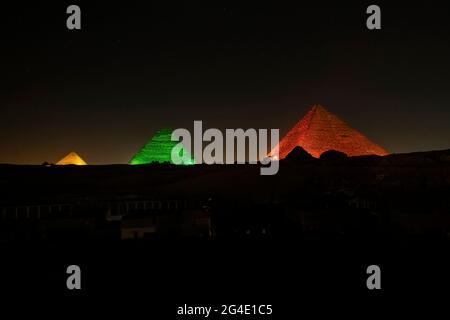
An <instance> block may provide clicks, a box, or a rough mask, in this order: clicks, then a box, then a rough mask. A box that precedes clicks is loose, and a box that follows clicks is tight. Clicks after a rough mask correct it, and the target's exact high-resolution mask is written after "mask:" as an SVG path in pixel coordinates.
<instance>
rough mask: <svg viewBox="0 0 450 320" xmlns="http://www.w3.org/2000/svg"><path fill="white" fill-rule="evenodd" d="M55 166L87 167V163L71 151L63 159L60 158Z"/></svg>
mask: <svg viewBox="0 0 450 320" xmlns="http://www.w3.org/2000/svg"><path fill="white" fill-rule="evenodd" d="M56 164H57V165H68V164H74V165H77V166H84V165H87V163H86V162H85V161H84V160H83V159H82V158H81V157H80V156H79V155H78V154H77V153H76V152H73V151H72V152H71V153H69V154H68V155H67V156H65V157H64V158H62V159H61V160H59V161H58V162H57V163H56Z"/></svg>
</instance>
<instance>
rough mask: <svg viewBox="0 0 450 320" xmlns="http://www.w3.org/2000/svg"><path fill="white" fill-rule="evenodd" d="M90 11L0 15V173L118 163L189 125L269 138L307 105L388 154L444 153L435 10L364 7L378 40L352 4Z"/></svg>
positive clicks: (444, 104)
mask: <svg viewBox="0 0 450 320" xmlns="http://www.w3.org/2000/svg"><path fill="white" fill-rule="evenodd" d="M92 2H93V1H89V3H88V2H86V1H85V2H73V3H76V4H78V5H80V7H81V10H82V30H81V31H69V30H67V29H66V18H67V14H66V13H65V12H66V7H67V6H68V5H69V4H72V2H70V3H69V2H67V3H66V2H62V3H58V4H53V5H42V4H36V3H35V4H33V5H26V3H21V4H20V6H19V5H17V6H15V7H14V6H6V5H3V4H2V16H1V22H0V26H1V31H0V35H1V40H0V41H1V55H0V59H1V64H0V68H1V69H0V70H1V80H0V81H1V83H0V163H3V162H6V163H36V164H39V163H41V162H43V161H50V162H55V161H57V160H59V158H62V157H63V156H64V155H65V154H66V153H68V152H69V151H72V150H74V151H76V152H78V153H79V154H80V155H82V156H83V157H84V158H85V160H86V161H87V162H88V163H92V164H102V163H125V162H127V161H128V160H129V159H130V158H131V156H132V155H133V154H134V153H135V152H136V151H137V150H138V149H139V148H140V147H141V146H142V145H143V144H145V143H146V142H147V141H148V140H149V139H150V138H151V136H152V135H153V134H154V133H155V131H156V130H158V129H159V128H161V127H167V126H171V127H174V128H177V127H187V128H191V127H192V122H193V120H203V122H204V125H205V126H206V127H217V128H239V127H242V128H280V130H281V135H283V134H284V133H286V132H287V130H289V128H290V127H291V126H293V125H294V123H295V122H296V121H297V120H298V119H299V118H300V117H301V116H302V115H303V114H304V113H305V112H306V111H307V110H308V109H309V108H310V107H311V105H313V104H322V105H324V106H325V107H326V108H327V109H329V110H330V111H331V112H333V113H335V114H337V115H338V116H339V117H341V118H342V119H343V120H345V121H346V122H347V123H349V124H350V125H351V126H353V127H354V128H356V129H358V130H360V131H361V132H363V133H364V134H366V135H367V136H368V137H369V138H371V139H372V140H374V141H375V142H377V143H378V144H380V145H381V146H383V147H385V148H386V149H388V150H389V151H391V152H410V151H419V150H433V149H446V148H450V127H449V123H450V104H449V102H450V90H449V89H450V88H449V84H450V83H449V82H450V61H449V57H450V37H449V36H450V22H448V21H449V18H450V10H449V9H448V8H447V7H444V6H443V3H444V2H441V3H438V2H432V1H427V2H422V4H421V5H415V4H414V2H412V3H410V2H396V4H395V5H394V4H392V2H394V1H391V4H385V3H383V2H374V3H376V4H378V5H380V7H381V9H382V30H380V31H369V30H367V29H366V27H365V21H366V17H367V15H366V13H365V10H366V7H367V6H368V5H369V4H372V2H364V1H362V2H359V3H358V4H357V5H350V4H346V5H343V4H340V3H341V2H339V3H338V1H329V2H320V3H319V2H317V1H311V2H309V4H308V5H306V4H305V5H303V4H301V2H298V4H297V5H296V6H292V5H283V4H282V3H281V2H279V1H272V2H271V3H270V4H262V3H261V2H259V4H257V5H256V4H253V5H250V4H247V5H245V6H244V5H242V4H233V3H231V2H229V1H209V2H203V3H201V2H198V1H186V2H185V3H184V4H183V3H177V2H170V3H169V2H167V1H158V2H155V1H151V2H150V1H146V2H147V3H146V4H145V5H144V4H136V3H135V2H131V1H121V2H114V3H111V2H102V3H100V2H99V3H97V4H95V5H94V4H92ZM162 3H166V4H162ZM314 3H315V4H314ZM345 3H347V2H345ZM313 4H314V5H313Z"/></svg>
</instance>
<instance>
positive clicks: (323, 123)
mask: <svg viewBox="0 0 450 320" xmlns="http://www.w3.org/2000/svg"><path fill="white" fill-rule="evenodd" d="M278 146H279V156H278V157H279V159H283V158H285V157H286V156H287V155H288V154H289V153H290V152H291V151H292V150H293V149H294V148H295V147H296V146H301V147H303V149H305V150H306V151H308V152H309V153H310V154H311V155H312V156H314V157H316V158H318V157H320V155H321V154H322V153H323V152H325V151H328V150H336V151H341V152H344V153H346V154H347V155H348V156H361V155H380V156H384V155H387V154H388V152H387V151H386V150H384V149H383V148H381V147H380V146H378V145H377V144H375V143H373V142H372V141H370V140H369V139H368V138H366V137H365V136H364V135H363V134H361V133H360V132H358V131H357V130H355V129H353V128H351V127H350V126H348V125H347V124H346V123H345V122H344V121H342V120H341V119H339V118H338V117H337V116H335V115H334V114H332V113H331V112H328V111H327V110H326V109H325V108H324V107H322V106H320V105H315V106H313V107H312V109H311V110H309V111H308V113H307V114H306V115H305V116H304V117H303V118H302V119H301V120H300V121H299V122H297V124H296V125H295V126H294V127H293V128H292V129H291V130H290V131H289V132H288V133H287V134H286V135H285V136H284V137H283V139H281V141H280V143H279V145H278Z"/></svg>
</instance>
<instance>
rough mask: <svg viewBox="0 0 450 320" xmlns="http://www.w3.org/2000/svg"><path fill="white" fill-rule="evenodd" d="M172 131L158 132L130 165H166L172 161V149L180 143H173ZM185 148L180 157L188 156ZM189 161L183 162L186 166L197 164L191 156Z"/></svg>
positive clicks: (188, 158)
mask: <svg viewBox="0 0 450 320" xmlns="http://www.w3.org/2000/svg"><path fill="white" fill-rule="evenodd" d="M172 131H173V130H172V129H162V130H159V131H158V132H156V134H155V135H154V136H153V138H152V139H151V140H150V142H149V143H147V144H146V145H145V146H144V147H142V149H141V150H139V152H138V153H136V154H135V155H134V157H133V158H132V159H131V160H130V164H148V163H154V162H156V163H166V162H170V163H172V164H173V161H172V156H171V155H172V149H173V147H175V146H176V145H177V144H178V143H179V142H178V141H172V140H171V136H172ZM186 152H187V151H186V150H185V149H184V148H181V149H180V153H179V155H180V157H182V156H183V155H185V154H186V155H187V153H186ZM186 159H187V160H185V161H183V164H184V165H189V164H195V160H194V159H192V157H191V156H190V155H189V156H187V157H186Z"/></svg>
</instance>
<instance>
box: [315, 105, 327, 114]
mask: <svg viewBox="0 0 450 320" xmlns="http://www.w3.org/2000/svg"><path fill="white" fill-rule="evenodd" d="M311 110H314V111H327V112H328V110H327V109H325V107H324V106H322V105H321V104H315V105H313V106H312V108H311Z"/></svg>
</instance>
